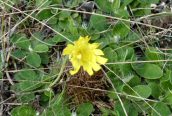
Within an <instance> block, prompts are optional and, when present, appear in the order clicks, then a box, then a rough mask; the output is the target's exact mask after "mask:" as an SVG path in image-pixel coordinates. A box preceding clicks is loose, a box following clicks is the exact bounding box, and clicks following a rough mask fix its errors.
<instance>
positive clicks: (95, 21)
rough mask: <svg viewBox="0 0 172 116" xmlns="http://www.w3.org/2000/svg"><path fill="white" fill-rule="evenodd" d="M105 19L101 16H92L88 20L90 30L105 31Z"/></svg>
mask: <svg viewBox="0 0 172 116" xmlns="http://www.w3.org/2000/svg"><path fill="white" fill-rule="evenodd" d="M106 23H107V21H106V18H105V17H102V16H97V15H92V16H91V19H90V28H91V27H92V28H94V29H95V30H97V31H103V30H105V29H106Z"/></svg>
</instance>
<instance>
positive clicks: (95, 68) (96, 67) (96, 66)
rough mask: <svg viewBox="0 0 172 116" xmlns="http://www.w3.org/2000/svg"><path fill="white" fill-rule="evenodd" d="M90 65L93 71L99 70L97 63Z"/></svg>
mask: <svg viewBox="0 0 172 116" xmlns="http://www.w3.org/2000/svg"><path fill="white" fill-rule="evenodd" d="M92 67H93V70H94V71H99V70H100V69H101V67H100V65H99V64H97V63H95V64H94V65H93V66H92Z"/></svg>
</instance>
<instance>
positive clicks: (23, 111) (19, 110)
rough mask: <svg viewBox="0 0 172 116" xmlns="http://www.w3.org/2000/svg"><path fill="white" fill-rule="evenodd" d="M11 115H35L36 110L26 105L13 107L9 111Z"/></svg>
mask: <svg viewBox="0 0 172 116" xmlns="http://www.w3.org/2000/svg"><path fill="white" fill-rule="evenodd" d="M11 114H12V116H36V111H35V110H34V109H33V108H32V107H31V106H27V105H22V106H18V107H15V108H14V109H13V110H12V111H11Z"/></svg>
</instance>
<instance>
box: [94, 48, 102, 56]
mask: <svg viewBox="0 0 172 116" xmlns="http://www.w3.org/2000/svg"><path fill="white" fill-rule="evenodd" d="M94 52H95V55H104V53H103V51H102V50H100V49H95V50H94Z"/></svg>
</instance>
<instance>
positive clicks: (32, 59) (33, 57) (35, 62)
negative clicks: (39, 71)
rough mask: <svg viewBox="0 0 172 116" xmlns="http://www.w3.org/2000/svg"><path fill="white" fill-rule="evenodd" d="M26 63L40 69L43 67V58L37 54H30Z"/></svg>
mask: <svg viewBox="0 0 172 116" xmlns="http://www.w3.org/2000/svg"><path fill="white" fill-rule="evenodd" d="M26 61H27V63H28V64H30V65H31V66H34V67H39V66H40V65H41V58H40V56H39V55H38V54H37V53H34V52H33V53H30V54H29V55H28V56H27V57H26Z"/></svg>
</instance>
